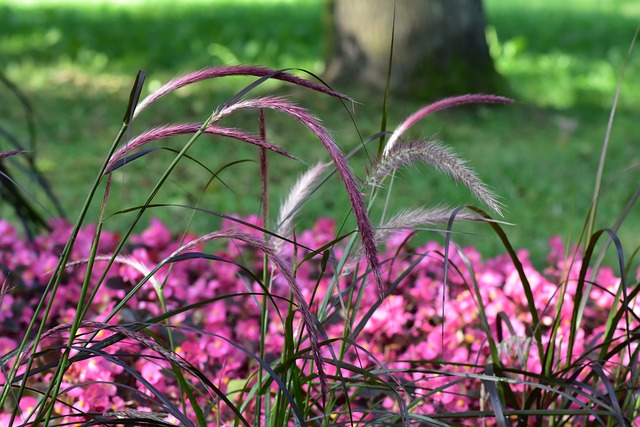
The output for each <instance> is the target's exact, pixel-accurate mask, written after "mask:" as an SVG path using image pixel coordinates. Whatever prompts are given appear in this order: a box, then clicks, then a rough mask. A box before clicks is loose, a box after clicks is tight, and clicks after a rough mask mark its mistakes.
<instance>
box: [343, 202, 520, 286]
mask: <svg viewBox="0 0 640 427" xmlns="http://www.w3.org/2000/svg"><path fill="white" fill-rule="evenodd" d="M455 210H456V208H450V207H447V206H437V207H435V208H429V209H427V208H414V209H403V210H401V211H400V212H398V213H397V214H395V215H394V216H393V217H391V218H390V219H389V220H388V221H387V222H385V223H384V224H382V225H381V226H379V227H376V231H375V236H376V244H378V245H381V244H383V243H385V242H386V241H387V239H388V238H389V237H390V236H391V235H393V234H394V233H397V232H398V231H399V230H415V229H416V228H417V227H418V226H421V225H428V224H442V223H446V222H447V221H449V219H450V218H451V215H452V214H453V213H454V211H455ZM456 219H458V220H465V221H487V222H498V223H500V224H509V223H507V222H504V221H496V220H492V219H487V218H485V217H483V216H480V215H478V214H475V213H471V212H467V211H464V210H461V211H459V212H458V213H457V214H456ZM361 256H362V246H357V247H355V248H354V249H353V251H352V252H351V254H349V258H350V261H349V262H348V263H347V264H346V265H345V267H344V269H343V271H342V272H341V273H340V274H341V275H342V276H346V275H349V274H351V273H352V272H353V270H354V268H355V266H356V264H357V262H358V260H359V259H360V257H361Z"/></svg>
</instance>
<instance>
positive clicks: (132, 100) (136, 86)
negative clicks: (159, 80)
mask: <svg viewBox="0 0 640 427" xmlns="http://www.w3.org/2000/svg"><path fill="white" fill-rule="evenodd" d="M146 77H147V73H146V72H145V71H144V70H139V71H138V74H137V75H136V81H135V82H134V83H133V87H132V88H131V94H130V95H129V102H128V103H127V110H126V111H125V113H124V118H123V119H122V122H123V123H124V124H127V125H128V124H129V123H131V121H132V120H133V115H134V113H135V110H136V105H137V104H138V101H139V100H140V93H142V86H143V85H144V80H145V78H146Z"/></svg>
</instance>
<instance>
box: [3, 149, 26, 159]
mask: <svg viewBox="0 0 640 427" xmlns="http://www.w3.org/2000/svg"><path fill="white" fill-rule="evenodd" d="M25 152H26V150H9V151H0V159H4V158H5V157H11V156H15V155H16V154H21V153H25Z"/></svg>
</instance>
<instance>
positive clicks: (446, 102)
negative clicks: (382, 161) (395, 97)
mask: <svg viewBox="0 0 640 427" xmlns="http://www.w3.org/2000/svg"><path fill="white" fill-rule="evenodd" d="M512 102H513V100H512V99H510V98H505V97H503V96H496V95H484V94H468V95H461V96H454V97H451V98H444V99H441V100H440V101H436V102H434V103H433V104H430V105H427V106H426V107H423V108H421V109H420V110H418V111H416V112H415V113H413V114H412V115H410V116H409V117H407V118H406V119H405V120H404V121H403V122H402V123H400V125H399V126H398V127H397V128H396V129H395V130H394V131H393V134H392V135H391V137H389V141H388V142H387V145H386V146H385V147H384V153H383V156H386V155H387V152H389V150H391V148H393V146H394V145H395V143H396V141H397V140H398V138H400V136H402V134H403V133H405V132H406V131H407V129H409V128H410V127H411V126H413V125H414V124H416V122H418V121H419V120H421V119H422V118H424V117H426V116H428V115H429V114H431V113H435V112H436V111H439V110H444V109H445V108H450V107H455V106H457V105H463V104H510V103H512Z"/></svg>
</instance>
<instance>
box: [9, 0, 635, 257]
mask: <svg viewBox="0 0 640 427" xmlns="http://www.w3.org/2000/svg"><path fill="white" fill-rule="evenodd" d="M125 3H127V5H126V6H125ZM175 5H176V2H169V1H165V0H155V1H146V0H141V1H136V2H97V1H95V2H90V3H89V2H86V1H85V2H80V1H74V2H71V1H66V2H52V1H48V2H47V1H30V2H24V1H18V0H10V1H7V0H0V64H2V69H3V71H4V72H5V73H6V74H7V75H8V77H9V78H10V79H12V80H13V81H14V82H15V83H16V84H17V85H19V87H20V88H21V89H22V90H23V91H24V92H25V94H26V95H27V96H28V97H29V99H30V100H31V102H32V104H33V105H34V107H35V110H36V113H37V119H38V146H37V150H38V151H37V153H38V164H39V166H40V167H41V168H42V170H43V171H45V173H46V175H47V176H48V177H49V178H50V180H51V182H52V183H53V186H54V189H55V190H56V192H57V194H58V195H59V197H60V198H61V200H62V202H63V205H64V207H65V208H66V209H67V211H68V213H69V215H70V217H71V218H72V219H74V216H75V214H76V213H77V211H78V209H79V207H80V204H81V203H82V201H83V200H84V197H85V195H86V191H87V189H88V188H89V186H90V183H91V181H92V180H93V178H94V175H95V173H96V172H97V168H98V167H99V166H100V164H101V162H102V160H103V158H104V155H105V154H106V151H107V150H108V147H109V145H110V143H111V142H112V140H113V138H114V137H115V135H116V134H117V131H118V130H119V128H120V124H121V118H122V114H123V112H124V108H125V106H126V100H127V97H128V93H129V89H130V86H131V84H132V82H133V78H134V76H135V73H136V71H137V70H138V69H139V68H143V69H145V70H146V71H147V72H148V81H147V88H146V92H145V93H148V91H149V90H151V89H153V88H155V87H158V86H159V85H160V84H162V83H163V82H164V81H166V80H167V79H168V78H170V77H172V76H174V75H177V74H182V73H184V72H188V71H192V70H195V69H199V68H202V67H206V66H212V65H222V64H232V63H244V64H262V65H267V66H270V67H273V68H281V67H300V68H305V69H308V70H311V71H313V72H317V73H319V72H321V71H322V52H323V44H322V28H323V26H322V15H323V1H321V0H302V1H301V0H298V1H292V0H290V1H284V0H282V1H276V0H272V1H269V2H264V1H260V2H259V1H248V0H247V1H237V0H233V1H231V0H228V1H204V0H200V1H194V0H189V1H184V2H180V6H179V7H176V6H175ZM485 7H486V12H487V18H488V22H489V28H488V30H487V34H488V40H489V41H490V45H491V51H492V54H493V55H494V58H495V60H496V66H497V67H498V69H499V71H500V72H501V73H503V74H504V75H505V76H506V78H507V79H508V80H509V83H510V85H511V88H512V94H511V95H513V96H514V97H515V98H516V99H517V100H518V103H517V104H516V105H512V106H505V107H486V108H485V107H483V108H479V109H477V110H473V111H470V110H461V111H455V112H454V111H448V112H444V113H439V114H437V115H435V116H433V117H431V118H429V119H428V120H426V121H425V122H424V124H422V125H421V126H418V127H416V130H415V132H416V134H417V135H418V134H425V135H429V134H432V133H437V134H438V135H439V138H441V139H442V140H443V141H445V142H447V143H448V144H450V145H452V146H454V147H455V149H456V151H457V152H458V153H459V154H460V155H462V156H463V157H465V158H466V159H468V160H469V164H470V165H471V166H472V167H473V168H474V169H475V170H476V171H477V172H478V173H479V174H480V176H481V177H483V178H484V179H485V181H486V182H487V183H488V184H489V185H490V186H491V187H492V188H493V189H494V190H495V191H496V192H497V193H498V194H500V195H501V196H502V201H503V202H504V203H505V205H506V206H507V210H506V215H505V220H507V221H509V222H512V223H514V224H515V226H513V227H509V230H508V235H509V238H510V240H511V242H512V243H513V244H514V245H515V246H516V247H526V248H528V249H530V250H531V251H532V253H533V254H534V256H535V257H536V259H541V258H542V257H543V256H544V254H545V251H546V249H547V246H546V241H547V239H548V238H549V237H550V236H552V235H556V234H559V235H562V236H565V237H569V236H570V235H572V236H573V237H574V238H575V236H576V234H577V233H578V231H579V230H580V226H581V224H582V222H583V220H584V218H585V217H586V214H587V210H588V207H589V203H590V201H591V197H592V193H593V185H594V181H595V175H596V170H597V164H598V159H599V156H600V150H601V147H602V142H603V139H604V135H605V130H606V126H607V120H608V117H609V112H610V108H611V104H612V101H613V96H614V93H615V90H616V86H617V82H618V78H619V75H620V72H621V70H622V64H623V63H624V60H625V56H626V52H627V49H628V46H629V44H630V42H631V39H632V37H633V34H634V31H635V29H636V25H637V24H638V22H639V21H640V4H638V3H637V2H636V1H622V0H619V1H615V0H609V1H604V2H603V1H596V0H588V1H577V0H574V1H565V2H558V1H551V0H544V1H543V0H538V1H532V0H529V1H520V0H510V1H508V2H505V1H501V0H486V1H485ZM249 81H250V80H245V79H237V78H235V79H231V80H228V81H216V82H208V83H204V84H199V85H198V86H197V87H194V88H193V89H186V90H182V91H181V92H180V93H178V94H176V95H173V96H171V97H169V98H166V99H165V100H163V101H162V102H160V103H158V104H157V105H155V106H154V107H153V108H152V109H150V110H149V111H148V112H145V114H144V115H142V116H141V117H140V120H139V121H138V122H137V123H136V124H135V126H134V129H133V130H132V132H136V131H141V130H143V129H146V128H147V127H150V126H156V125H160V124H163V123H169V122H176V121H196V122H199V121H202V120H204V119H205V118H206V116H207V114H208V112H209V111H210V110H211V109H212V108H214V107H215V106H216V105H217V104H218V103H220V102H223V101H224V100H225V99H227V98H228V97H229V96H231V95H232V94H233V93H234V92H235V91H237V90H238V89H240V88H241V87H242V85H244V84H246V83H248V82H249ZM272 89H277V90H278V91H279V93H281V94H282V93H283V92H284V90H285V89H284V88H282V89H280V88H277V87H275V86H274V85H270V86H268V87H267V88H266V89H261V90H260V92H261V93H264V92H265V91H267V90H272ZM348 92H349V94H350V95H353V96H354V97H355V98H356V99H357V100H358V101H359V102H361V103H362V105H359V106H357V108H356V113H355V119H356V122H357V124H358V126H359V127H360V130H361V132H362V134H363V135H364V136H365V137H366V136H368V135H371V134H374V133H375V132H377V131H378V130H379V127H380V124H379V123H380V113H381V100H382V94H373V95H372V94H368V93H366V94H365V93H362V91H357V90H354V91H348ZM284 93H291V92H290V91H288V92H284ZM0 97H2V100H3V102H0V124H1V125H2V126H3V127H5V128H9V129H11V130H12V132H13V133H14V134H16V135H17V136H19V137H26V132H25V126H24V115H23V113H22V111H21V110H20V109H19V108H17V104H16V103H14V102H13V98H11V97H10V96H9V93H8V91H6V90H5V89H4V88H2V89H0ZM291 97H293V98H295V99H296V100H297V101H298V102H299V103H300V104H301V105H302V106H305V107H307V108H309V109H311V110H313V111H314V112H315V113H316V114H317V115H318V116H320V117H321V118H322V119H323V120H324V122H325V123H326V124H327V126H328V127H329V128H330V129H333V130H334V133H335V136H336V137H337V139H338V141H339V142H340V143H341V144H342V146H343V148H344V150H345V151H350V150H351V149H353V148H354V147H357V146H358V144H359V139H358V134H357V132H356V131H355V130H354V126H353V124H351V122H350V119H349V117H348V116H347V114H346V113H345V111H344V109H342V108H341V106H340V104H339V103H337V102H336V101H334V100H331V99H325V98H324V97H322V96H319V95H316V94H304V93H300V92H298V91H295V92H294V93H292V94H291ZM5 99H6V100H8V101H10V102H4V100H5ZM419 106H420V105H419V104H416V103H414V102H412V101H407V100H404V99H398V98H395V99H393V100H392V101H391V103H390V121H389V124H390V127H393V126H394V125H395V124H396V123H398V122H399V121H400V120H401V119H402V118H403V117H405V116H406V115H408V114H410V113H411V112H412V111H414V110H415V109H416V108H418V107H419ZM639 107H640V60H639V59H638V54H637V52H635V53H634V55H633V59H632V61H631V64H630V66H629V67H628V69H627V72H626V79H625V81H624V83H623V85H622V95H621V98H620V105H619V109H618V113H617V115H616V118H615V122H614V126H613V132H612V134H611V141H610V150H609V155H608V158H607V163H606V169H605V178H604V183H605V185H606V186H605V188H604V190H603V191H604V193H603V198H602V202H601V205H600V208H599V211H598V212H599V216H598V226H599V227H609V226H611V225H612V224H613V223H614V222H615V220H616V219H617V217H618V215H619V213H620V212H621V211H622V209H623V208H624V206H625V204H626V202H627V200H628V199H629V197H630V196H631V195H632V194H633V193H634V192H635V190H636V188H637V182H638V168H637V165H638V164H639V163H640V144H639V143H638V142H639V141H638V130H639V129H640V127H639V125H638V124H637V120H638V119H637V112H638V111H640V108H639ZM234 123H235V124H236V125H238V126H245V127H249V128H250V129H256V118H255V117H254V116H253V115H250V114H244V115H241V116H239V117H238V118H237V119H235V121H234ZM268 124H269V126H268V133H269V136H270V137H271V138H272V140H273V142H275V143H278V144H281V145H283V146H284V147H286V148H287V149H289V150H290V151H291V152H292V153H293V154H295V155H297V156H299V157H301V158H302V159H303V160H305V161H307V162H308V163H313V162H315V161H317V160H325V159H326V158H327V156H326V155H324V153H323V152H322V150H321V147H320V144H318V143H317V142H316V141H314V140H313V138H312V137H311V135H310V134H309V133H308V132H306V131H305V130H304V129H303V128H302V127H301V126H299V125H298V124H296V123H293V122H291V121H290V120H289V119H283V118H280V117H278V116H276V115H269V116H268ZM1 144H4V142H2V143H1ZM177 144H178V142H175V143H174V144H173V147H177ZM166 145H169V143H167V144H166ZM4 148H5V145H0V149H4ZM193 155H194V157H196V158H198V159H200V160H203V161H205V162H206V163H207V165H208V166H209V167H210V168H211V169H213V170H217V169H218V168H220V167H222V166H223V165H225V164H227V163H228V162H230V161H232V160H235V159H251V160H255V159H256V158H257V153H256V152H255V150H252V149H249V148H247V147H244V146H240V145H239V144H236V143H233V142H228V141H219V140H216V141H213V140H203V141H201V142H200V143H199V144H198V145H197V147H196V148H195V150H194V152H193ZM169 159H170V155H169V153H166V152H158V153H153V154H152V155H150V156H149V157H147V158H146V159H145V160H142V162H141V163H139V164H138V165H135V164H132V165H131V166H133V167H130V168H127V170H126V174H118V175H117V176H116V180H115V182H114V188H113V199H112V204H111V206H110V209H111V210H112V211H113V210H116V209H120V208H124V207H127V206H130V205H135V204H136V203H140V201H141V198H142V196H143V195H145V194H146V192H147V191H148V190H149V189H150V188H151V186H152V184H153V182H154V180H155V179H156V178H157V175H158V174H159V173H160V172H161V171H162V170H163V167H164V166H166V164H167V161H168V160H169ZM271 161H272V163H271V164H272V166H273V167H272V177H271V180H272V182H271V184H272V191H273V192H272V201H271V204H272V207H273V209H274V210H275V209H276V208H277V204H278V203H279V201H280V200H281V199H282V198H283V197H284V195H285V192H286V189H287V188H288V186H289V185H291V183H292V182H293V181H294V180H295V178H296V176H297V174H298V173H300V172H301V171H302V170H304V169H305V165H304V164H303V163H299V162H292V161H290V160H286V161H285V160H282V159H277V158H275V157H272V158H271ZM353 161H354V163H353V166H354V169H355V170H356V171H357V172H358V173H359V174H360V175H361V176H362V173H363V172H364V171H365V170H366V166H367V163H366V155H365V154H364V153H359V154H358V155H357V156H355V157H354V159H353ZM632 166H635V167H632ZM630 167H632V168H630ZM628 168H630V169H628ZM256 174H257V165H256V164H255V163H252V164H248V163H243V164H240V165H237V166H234V167H231V168H228V169H225V170H224V171H223V172H222V173H221V177H222V179H223V180H224V181H225V183H226V184H228V185H229V187H231V189H232V190H233V192H231V191H229V190H228V189H226V188H225V187H224V185H222V184H220V183H219V182H215V183H214V184H213V185H212V186H210V187H209V188H207V189H206V193H205V197H204V199H203V206H205V207H207V208H209V209H213V210H216V211H219V212H227V213H229V212H240V213H243V214H248V213H256V212H257V211H258V208H259V200H258V197H257V195H258V194H259V184H258V181H257V179H256ZM207 180H208V175H207V173H206V172H205V171H204V170H202V169H201V168H200V167H198V166H196V165H195V164H193V163H192V164H186V163H185V164H184V166H183V167H181V168H179V170H177V171H176V173H175V175H174V179H173V181H172V183H171V185H169V186H168V187H167V188H166V189H165V191H164V192H163V193H162V194H161V195H160V200H161V201H164V202H170V203H188V204H193V203H194V199H195V198H197V197H198V196H199V192H200V191H201V190H202V187H203V185H204V183H206V181H207ZM24 184H25V186H26V187H28V188H32V186H31V185H30V183H28V182H25V183H24ZM336 188H337V187H336V183H332V185H331V186H330V187H327V188H325V189H324V190H322V191H320V192H319V194H317V197H316V198H315V199H314V200H313V201H312V203H311V204H310V205H309V206H308V207H307V208H306V210H305V213H306V215H305V216H304V218H303V219H302V220H301V225H307V224H309V223H311V222H312V221H313V220H314V219H315V218H316V217H317V216H319V215H330V216H335V217H337V218H342V217H343V216H344V215H345V213H346V212H347V210H346V205H347V203H348V200H347V198H346V196H345V195H343V194H342V193H339V192H336V191H335V189H336ZM393 190H394V191H393V197H392V205H393V206H397V207H398V208H401V207H414V206H417V205H420V204H426V205H435V204H440V203H449V204H455V203H475V201H474V199H473V198H472V197H471V196H470V194H469V193H467V192H466V191H461V189H460V188H458V187H457V186H456V185H455V184H451V183H449V182H448V180H447V179H446V178H445V177H443V176H442V175H439V174H437V173H435V172H433V171H432V170H430V169H428V168H419V169H418V170H416V171H411V172H409V171H406V172H402V173H400V174H399V175H398V180H397V181H396V183H395V184H394V188H393ZM1 209H2V208H0V213H2V214H3V215H5V216H6V215H9V214H8V211H7V210H6V209H5V210H1ZM94 212H95V210H94ZM157 214H158V216H161V217H163V218H165V219H167V220H170V221H172V224H175V226H176V228H179V227H183V226H184V225H185V224H186V216H185V214H184V213H183V212H180V211H179V210H177V209H172V210H168V211H167V210H165V211H158V212H157ZM638 217H639V215H638V209H637V208H636V209H635V211H632V212H631V214H630V217H629V220H628V221H627V223H626V225H624V226H623V228H622V229H621V231H620V234H621V238H622V241H623V243H624V245H625V248H626V249H627V251H629V252H630V251H631V250H632V249H633V248H635V246H637V245H638V244H640V240H639V239H638V236H640V221H638ZM122 222H123V221H122V217H120V216H119V217H114V218H112V219H111V220H110V221H109V226H112V227H114V228H119V227H121V225H119V224H121V223H122ZM196 222H197V226H198V227H199V228H200V229H203V230H204V229H207V228H210V227H211V220H210V219H209V218H208V217H205V216H202V217H199V218H197V220H196ZM459 229H460V230H464V231H468V232H470V233H473V234H475V235H474V236H471V237H461V239H462V240H463V241H465V242H467V243H472V244H474V245H475V246H477V247H479V248H481V250H482V251H483V253H485V254H486V255H487V256H489V255H494V254H496V253H498V252H500V244H499V242H498V241H497V238H496V237H495V235H493V234H492V233H491V232H490V230H489V228H488V227H485V226H478V225H477V224H474V225H472V226H471V227H468V226H465V227H464V228H463V227H460V228H459Z"/></svg>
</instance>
